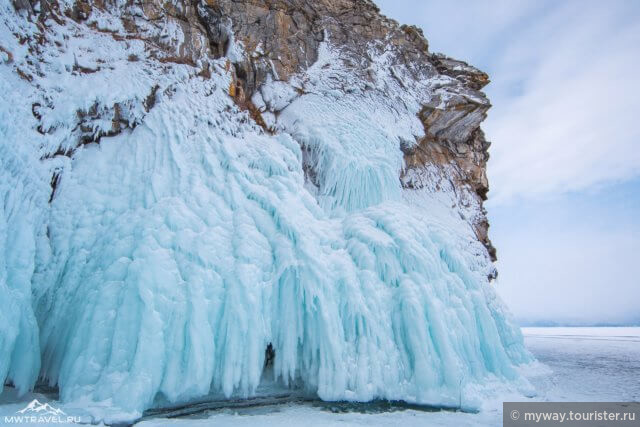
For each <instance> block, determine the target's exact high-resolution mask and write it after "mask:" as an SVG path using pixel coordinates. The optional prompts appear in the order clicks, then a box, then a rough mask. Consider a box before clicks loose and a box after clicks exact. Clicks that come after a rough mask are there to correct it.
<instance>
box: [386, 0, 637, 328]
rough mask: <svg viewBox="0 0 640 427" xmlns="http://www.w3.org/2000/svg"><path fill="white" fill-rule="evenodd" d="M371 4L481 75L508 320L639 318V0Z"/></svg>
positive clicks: (494, 233)
mask: <svg viewBox="0 0 640 427" xmlns="http://www.w3.org/2000/svg"><path fill="white" fill-rule="evenodd" d="M376 3H378V4H379V5H380V7H381V9H382V11H383V13H385V14H387V15H388V16H390V17H392V18H394V19H397V20H398V21H400V22H402V23H407V24H415V25H418V26H420V27H422V28H423V30H424V34H425V36H426V37H427V39H428V40H429V44H430V47H431V50H432V51H436V52H443V53H445V54H447V55H449V56H452V57H454V58H458V59H462V60H466V61H468V62H469V63H471V64H472V65H475V66H477V67H479V68H481V69H482V70H484V71H486V72H488V73H489V75H490V77H491V80H492V83H491V84H490V85H489V86H487V87H486V88H485V91H486V93H487V95H488V96H489V99H490V100H491V102H492V104H493V108H492V109H491V110H490V111H489V117H488V118H487V120H486V122H485V123H484V124H483V127H484V129H485V132H486V134H487V137H488V139H490V140H491V141H492V143H493V144H492V146H491V149H490V154H491V159H490V161H489V165H488V174H489V182H490V187H491V191H490V192H489V201H488V203H487V207H488V211H489V217H490V223H491V229H490V230H489V231H490V237H491V239H492V240H493V243H494V244H495V246H496V247H497V248H498V264H497V267H498V270H499V273H500V275H499V279H498V283H497V288H498V290H499V292H500V294H501V295H502V297H503V298H504V300H505V301H506V302H507V304H508V305H509V307H511V309H512V311H513V312H514V314H515V315H516V316H517V317H518V318H520V319H527V320H531V321H556V322H560V323H564V322H585V323H597V322H621V323H623V322H640V311H639V310H638V308H637V303H636V301H639V300H640V272H639V271H638V268H639V266H638V264H637V262H636V259H637V257H638V255H637V254H638V253H640V221H639V220H638V218H640V118H639V113H640V72H639V71H638V70H640V47H639V46H640V1H636V0H612V1H607V2H604V1H599V0H598V1H595V0H568V1H562V2H559V1H555V0H454V1H442V0H426V1H425V0H376Z"/></svg>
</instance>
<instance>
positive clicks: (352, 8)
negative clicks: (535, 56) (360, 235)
mask: <svg viewBox="0 0 640 427" xmlns="http://www.w3.org/2000/svg"><path fill="white" fill-rule="evenodd" d="M14 5H15V8H16V9H17V10H23V11H26V12H27V13H29V14H31V15H32V16H33V18H32V19H36V20H37V22H39V23H40V24H39V25H40V26H41V27H42V28H43V30H44V29H45V28H46V22H47V20H48V19H53V20H58V21H59V20H62V19H64V18H65V17H68V18H71V19H73V20H75V21H77V22H78V23H79V24H81V23H86V24H87V25H88V26H90V27H92V28H95V29H97V30H98V31H103V32H108V33H110V34H112V36H113V37H114V38H116V39H122V40H141V41H143V42H144V43H145V50H146V51H147V52H148V53H149V55H150V57H152V58H156V59H157V60H158V61H159V62H164V63H167V62H173V63H179V64H190V65H192V66H199V67H200V68H201V69H202V71H201V73H202V74H203V75H207V73H208V70H207V67H208V65H207V63H206V59H207V58H209V57H211V58H220V57H223V56H224V57H227V58H228V59H229V62H230V65H231V67H232V68H233V70H232V71H233V74H234V83H233V84H232V87H230V89H229V90H230V93H231V94H232V95H233V97H234V98H235V99H236V101H237V102H238V104H239V105H241V106H242V107H243V109H245V110H248V111H249V112H250V113H251V117H252V118H253V119H254V120H256V122H257V123H258V124H260V125H261V126H263V127H266V124H265V122H264V120H263V118H262V113H264V112H265V111H264V110H266V108H264V107H263V108H262V110H263V111H260V109H259V108H257V107H256V106H255V105H254V104H253V103H252V101H251V98H252V97H253V95H254V94H255V92H256V91H257V90H258V89H259V88H260V87H261V85H263V84H264V83H265V81H266V80H267V78H270V79H272V80H274V81H283V82H287V81H289V80H290V79H291V77H292V76H294V75H297V74H300V73H304V71H305V70H307V69H308V68H309V67H310V66H311V65H312V64H314V63H315V62H316V60H317V57H318V48H319V46H320V44H321V43H322V42H323V41H325V40H326V39H327V38H329V39H330V40H331V44H332V45H333V46H335V47H337V48H339V49H340V51H341V54H342V55H343V66H344V67H345V68H346V69H347V70H349V72H350V73H352V74H353V75H356V76H358V78H359V80H360V81H361V82H363V83H364V84H367V83H368V82H371V81H372V80H373V78H374V77H372V68H371V67H372V64H373V62H374V57H376V56H380V55H387V56H389V63H388V65H389V68H390V75H391V76H392V77H393V78H395V79H396V80H397V82H398V83H399V86H400V90H403V91H406V92H408V93H409V94H410V96H412V97H413V98H415V99H417V100H418V101H419V102H420V105H421V108H420V111H419V113H418V117H419V119H420V121H421V122H422V125H423V127H424V136H420V137H417V138H416V141H404V143H403V150H404V152H405V161H406V166H407V169H405V171H404V172H403V177H405V176H407V172H409V175H414V174H413V172H412V170H416V169H418V170H419V169H421V168H423V167H424V166H425V165H435V166H439V167H441V166H449V165H455V168H453V170H449V171H448V172H446V173H445V174H444V175H453V176H449V178H451V179H453V180H455V186H456V187H460V188H461V189H462V191H467V190H468V191H470V194H472V195H473V196H472V197H466V201H464V200H463V199H464V198H462V199H461V200H460V203H462V204H467V205H468V204H470V203H471V204H473V205H476V206H477V207H478V210H479V212H477V213H474V214H473V215H471V216H472V217H471V218H470V221H471V223H472V225H473V227H474V229H475V231H476V234H477V237H478V239H479V240H480V241H481V242H482V243H483V244H484V245H485V246H486V248H487V250H488V251H489V253H490V255H491V257H492V259H493V260H495V248H494V247H493V246H492V245H491V241H490V240H489V237H488V221H487V219H486V215H485V213H484V211H483V210H482V201H483V200H486V197H487V192H488V190H489V184H488V181H487V176H486V163H487V160H488V157H489V154H488V151H487V150H488V147H489V145H490V144H489V142H488V141H487V140H486V139H485V136H484V133H483V132H482V130H481V129H480V124H481V122H482V121H483V120H484V119H485V117H486V112H487V110H488V109H489V108H490V103H489V101H488V100H487V98H486V96H485V95H484V94H483V93H482V92H480V90H481V89H482V88H483V87H484V86H485V85H486V84H487V83H488V82H489V79H488V76H487V75H486V74H485V73H483V72H481V71H479V70H477V69H476V68H474V67H472V66H470V65H468V64H466V63H464V62H462V61H457V60H455V59H451V58H448V57H446V56H444V55H442V54H434V53H430V52H429V49H428V42H427V40H426V39H425V37H424V35H423V33H422V30H421V29H419V28H417V27H413V26H407V25H399V24H398V23H397V22H395V21H394V20H392V19H388V18H386V17H385V16H383V15H382V14H380V11H379V9H378V7H377V6H376V5H375V4H374V3H373V2H372V1H370V0H321V1H313V2H310V1H305V0H251V1H234V0H180V1H165V0H141V1H130V2H125V4H124V5H122V3H121V2H113V1H109V0H93V1H92V0H75V1H71V0H67V1H58V0H14ZM36 7H37V10H38V12H37V13H36ZM105 13H114V14H115V15H116V16H117V17H119V19H120V21H121V22H120V23H118V24H119V27H120V30H118V31H114V30H113V29H111V28H101V26H100V25H101V24H100V19H96V18H98V17H100V16H101V15H104V14H105ZM92 17H93V20H92ZM40 37H42V38H45V37H46V31H43V32H42V34H41V36H40ZM42 41H43V40H42V39H38V40H27V42H28V43H29V44H30V45H31V44H34V45H37V44H38V43H42ZM32 47H33V49H34V51H36V52H37V50H38V46H32ZM239 47H241V48H239ZM131 60H135V58H131ZM203 60H204V61H203ZM198 64H199V65H198ZM77 70H78V72H85V73H86V72H95V71H96V70H95V69H91V68H86V67H84V68H83V67H82V66H81V65H80V64H79V65H78V67H77ZM16 71H17V72H24V70H22V69H20V68H16ZM28 76H29V74H28V73H27V74H25V78H28ZM442 77H448V78H449V79H446V80H443V79H442ZM425 81H439V83H437V84H435V85H431V86H430V87H428V88H425V87H424V86H423V85H420V82H425ZM341 89H342V90H344V91H345V92H349V91H351V90H353V89H354V88H350V87H348V85H346V84H345V85H344V87H342V88H341ZM297 90H299V91H304V88H297ZM391 90H395V88H393V89H392V88H384V89H382V91H383V92H385V93H384V95H385V96H387V97H395V96H397V94H395V93H391ZM387 92H388V93H387ZM420 92H422V93H420ZM112 109H113V111H116V109H115V108H114V107H112ZM79 114H82V113H79ZM113 120H115V122H118V121H119V119H118V118H116V117H114V119H113ZM115 122H114V123H115ZM81 138H84V137H81ZM85 139H86V138H85ZM403 183H404V185H405V186H407V187H409V188H416V187H421V186H423V185H425V184H424V183H422V182H420V180H417V179H404V178H403ZM471 198H473V199H476V200H475V201H473V200H470V199H471Z"/></svg>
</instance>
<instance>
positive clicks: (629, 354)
mask: <svg viewBox="0 0 640 427" xmlns="http://www.w3.org/2000/svg"><path fill="white" fill-rule="evenodd" d="M523 334H524V336H525V343H526V345H527V348H528V349H529V350H531V352H532V353H533V355H534V356H535V357H536V358H537V359H538V360H541V361H544V363H545V364H546V366H544V365H539V364H538V366H537V367H536V366H535V365H531V366H527V367H526V369H524V370H523V375H525V376H526V377H527V378H529V379H530V381H531V382H532V383H534V384H535V385H536V389H537V391H538V392H539V394H538V395H537V396H536V397H535V398H533V399H532V400H533V401H569V402H576V401H578V402H579V401H638V399H639V398H640V328H523ZM34 398H36V399H38V400H39V401H41V402H46V401H49V400H50V396H46V395H42V394H39V393H34V394H28V395H26V396H23V397H22V398H18V397H17V396H16V393H15V392H14V391H13V390H12V389H7V390H6V391H5V393H4V394H3V395H1V396H0V416H3V415H13V414H15V412H16V411H17V410H19V409H22V408H24V407H25V406H26V405H27V403H28V402H30V401H31V400H32V399H34ZM521 400H523V397H522V396H519V395H517V394H509V393H505V394H499V393H498V394H496V395H492V396H491V398H490V399H487V400H486V401H485V402H484V403H483V405H482V408H481V409H480V411H479V412H478V413H464V412H451V411H436V412H429V411H421V410H416V409H415V408H413V409H412V408H403V407H401V406H398V405H396V406H395V407H393V406H392V407H389V405H386V404H385V403H373V404H367V405H362V404H356V403H354V404H348V403H337V404H332V403H324V404H322V403H319V402H315V403H300V402H298V403H287V404H270V405H264V404H262V405H258V406H251V407H244V408H238V407H229V408H228V409H218V410H215V411H212V412H199V413H196V414H194V415H192V416H191V417H184V416H183V417H180V418H171V419H163V418H162V417H161V416H160V417H156V418H149V419H147V420H145V421H144V422H142V423H140V425H141V426H156V425H178V426H191V425H194V426H204V425H225V426H227V425H229V426H255V425H261V426H291V425H306V426H333V425H337V426H345V427H346V426H363V425H366V426H398V425H402V426H425V425H428V426H501V425H502V402H503V401H521ZM527 400H528V399H527ZM50 403H51V405H53V406H55V407H60V406H61V403H60V402H56V401H52V402H50ZM272 403H273V402H272ZM62 407H63V408H64V410H65V411H66V412H67V414H72V415H74V416H81V417H83V418H82V419H85V420H90V418H87V417H86V415H85V413H86V410H85V408H84V407H73V406H71V405H69V404H63V406H62ZM187 409H188V410H192V409H199V408H198V407H197V405H189V406H188V407H187ZM183 410H184V409H183ZM92 411H94V412H95V411H96V408H95V407H94V408H93V409H92Z"/></svg>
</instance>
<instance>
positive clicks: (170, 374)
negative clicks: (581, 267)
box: [0, 0, 531, 414]
mask: <svg viewBox="0 0 640 427" xmlns="http://www.w3.org/2000/svg"><path fill="white" fill-rule="evenodd" d="M487 82H488V77H487V75H485V74H484V73H482V72H481V71H479V70H477V69H475V68H473V67H471V66H469V65H467V64H465V63H463V62H459V61H456V60H453V59H450V58H448V57H445V56H443V55H439V54H432V53H430V52H429V50H428V45H427V41H426V40H425V38H424V37H423V35H422V32H421V31H420V30H419V29H417V28H414V27H407V26H400V25H399V24H397V23H396V22H395V21H392V20H390V19H387V18H385V17H384V16H382V15H380V13H379V12H378V9H377V8H376V6H375V5H374V4H373V3H371V2H370V1H368V0H320V1H311V0H249V1H234V0H75V1H74V0H12V1H4V2H1V4H0V93H2V94H3V95H2V98H1V99H0V200H1V203H0V295H1V296H0V389H1V387H2V384H5V385H9V386H11V387H15V388H16V389H17V390H19V391H20V392H26V391H28V390H29V389H31V388H33V387H34V385H35V384H36V383H46V384H49V385H51V386H57V387H58V388H59V391H60V398H61V399H62V400H63V401H65V402H73V401H77V400H79V399H84V401H85V402H94V403H95V404H96V405H107V406H111V407H115V408H120V409H122V410H123V411H128V412H129V413H133V414H140V413H141V412H142V411H143V410H144V409H146V408H149V407H152V406H154V405H158V404H159V402H185V401H189V400H190V399H195V398H202V397H203V396H207V395H216V396H218V395H219V396H222V397H223V398H225V397H226V398H229V397H232V396H233V397H246V396H251V395H252V394H253V393H255V392H256V389H257V388H258V386H260V385H261V384H263V383H264V382H265V381H273V382H275V383H278V384H280V385H282V386H287V387H295V388H299V389H301V390H304V391H305V392H308V393H310V394H313V395H317V396H318V397H319V398H321V399H326V400H354V401H367V400H372V399H392V400H405V401H409V402H416V403H420V404H429V405H437V406H449V407H461V406H462V407H468V408H472V407H476V406H477V405H478V402H479V401H480V400H481V397H482V395H483V393H485V392H486V390H488V389H490V388H491V387H493V386H494V385H495V384H507V385H509V384H511V385H513V387H516V388H518V387H520V388H522V387H526V384H524V381H523V380H521V378H520V376H519V374H518V370H517V365H519V364H522V363H526V362H528V361H530V360H531V357H530V355H529V354H528V352H527V351H526V350H525V349H524V346H523V342H522V337H521V335H520V332H519V330H518V329H517V328H516V327H514V326H513V325H512V324H511V322H510V320H509V315H508V313H507V311H506V309H505V308H504V307H503V306H502V303H501V302H500V300H499V299H498V298H497V296H496V294H495V292H494V290H493V289H492V285H491V284H490V280H491V279H492V278H493V277H494V276H495V269H494V267H493V264H492V260H493V259H494V258H495V251H494V249H493V247H492V246H491V243H490V241H489V239H488V236H487V228H488V224H487V221H486V217H485V212H484V210H483V208H482V201H483V200H484V199H485V198H486V193H487V191H488V184H487V180H486V175H485V165H486V161H487V158H488V154H487V148H488V145H489V144H488V143H487V142H486V140H485V138H484V135H483V133H482V131H481V130H480V127H479V126H480V123H481V122H482V120H483V119H484V118H485V114H486V111H487V109H488V108H489V107H490V104H489V102H488V100H487V98H486V97H485V95H484V94H483V93H482V92H481V91H480V90H481V88H482V87H483V86H484V85H485V84H486V83H487ZM267 368H268V369H267ZM267 371H269V375H267V374H266V372H267ZM267 377H268V378H267ZM89 404H91V403H89Z"/></svg>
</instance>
